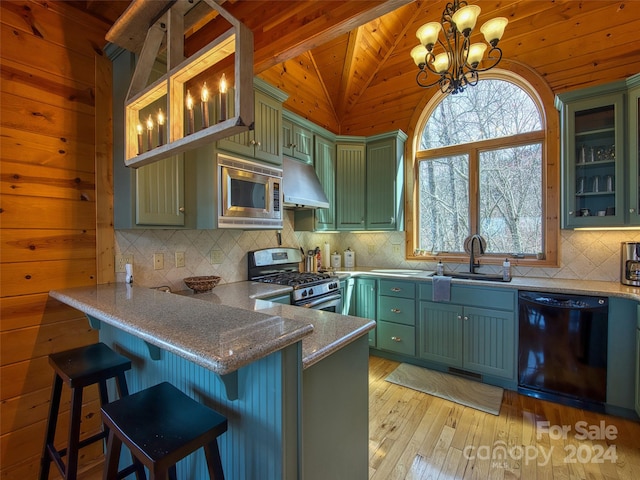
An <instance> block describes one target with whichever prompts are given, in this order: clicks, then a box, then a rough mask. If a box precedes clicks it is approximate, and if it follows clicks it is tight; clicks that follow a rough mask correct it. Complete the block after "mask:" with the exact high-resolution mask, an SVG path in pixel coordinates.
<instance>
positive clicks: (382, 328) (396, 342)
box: [377, 320, 416, 357]
mask: <svg viewBox="0 0 640 480" xmlns="http://www.w3.org/2000/svg"><path fill="white" fill-rule="evenodd" d="M377 330H378V345H377V347H378V348H380V349H382V350H389V351H391V352H394V353H399V354H401V355H409V356H411V357H413V356H415V354H416V338H415V327H413V326H409V325H400V324H398V323H392V322H385V321H384V320H380V321H379V322H378V327H377Z"/></svg>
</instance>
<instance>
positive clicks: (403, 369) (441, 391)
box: [385, 363, 504, 415]
mask: <svg viewBox="0 0 640 480" xmlns="http://www.w3.org/2000/svg"><path fill="white" fill-rule="evenodd" d="M385 380H386V381H387V382H391V383H395V384H397V385H402V386H403V387H408V388H412V389H413V390H418V391H419V392H424V393H428V394H429V395H435V396H436V397H440V398H444V399H445V400H450V401H452V402H455V403H459V404H461V405H465V406H467V407H471V408H475V409H477V410H481V411H483V412H487V413H491V414H493V415H499V414H500V405H501V403H502V394H503V392H504V390H503V389H502V388H500V387H494V386H492V385H485V384H484V383H480V382H476V381H473V380H467V379H466V378H461V377H457V376H455V375H449V374H447V373H442V372H436V371H434V370H428V369H426V368H422V367H417V366H415V365H410V364H408V363H401V364H400V365H399V366H398V368H396V369H395V370H394V371H393V372H391V373H390V374H389V376H388V377H387V378H386V379H385Z"/></svg>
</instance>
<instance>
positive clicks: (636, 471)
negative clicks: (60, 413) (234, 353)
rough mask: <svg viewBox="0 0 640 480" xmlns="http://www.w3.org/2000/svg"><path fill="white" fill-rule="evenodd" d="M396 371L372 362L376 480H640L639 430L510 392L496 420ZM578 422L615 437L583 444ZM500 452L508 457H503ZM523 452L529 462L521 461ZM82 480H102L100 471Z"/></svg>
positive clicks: (636, 424)
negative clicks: (557, 431) (420, 387)
mask: <svg viewBox="0 0 640 480" xmlns="http://www.w3.org/2000/svg"><path fill="white" fill-rule="evenodd" d="M398 365H399V363H398V362H394V361H391V360H386V359H383V358H380V357H374V356H371V357H370V360H369V479H370V480H396V479H397V480H399V479H406V480H419V479H443V480H444V479H453V478H464V479H474V478H478V479H483V480H484V479H516V478H521V479H523V480H530V479H593V480H596V479H607V480H614V479H628V480H637V479H640V422H634V421H631V420H625V419H622V418H618V417H613V416H607V415H600V414H596V413H592V412H587V411H583V410H578V409H575V408H570V407H565V406H562V405H558V404H555V403H551V402H546V401H542V400H537V399H534V398H531V397H526V396H523V395H519V394H518V393H516V392H511V391H508V390H505V394H504V397H503V399H502V407H501V408H500V415H499V416H495V415H490V414H487V413H483V412H480V411H478V410H474V409H472V408H469V407H463V406H462V405H458V404H456V403H452V402H449V401H447V400H442V399H440V398H438V397H433V396H431V395H427V394H425V393H421V392H417V391H415V390H411V389H409V388H405V387H401V386H398V385H395V384H392V383H389V382H386V381H385V378H386V377H387V375H389V373H391V372H392V371H393V370H394V369H395V368H396V367H397V366H398ZM545 421H548V422H549V428H550V429H552V428H554V426H559V427H562V426H569V427H571V431H569V432H567V435H566V438H565V439H562V438H558V437H559V436H553V438H550V435H549V434H546V433H543V434H542V435H541V436H540V438H537V431H536V425H537V422H545ZM578 422H585V424H584V425H585V428H586V429H589V428H593V427H597V428H601V426H604V428H608V429H609V430H611V429H613V428H615V430H616V432H617V433H616V434H615V438H613V433H612V432H609V437H611V438H609V439H606V438H603V439H596V440H589V439H587V440H580V439H578V438H576V435H579V433H580V432H576V424H578V428H582V424H579V423H578ZM601 422H604V423H601ZM582 430H584V428H582ZM597 433H602V434H604V433H605V432H596V434H597ZM600 436H601V437H602V436H603V435H600ZM502 446H503V447H505V449H506V454H505V455H502V456H498V452H500V451H501V450H500V447H502ZM502 451H505V450H502ZM521 452H522V453H523V455H528V456H523V458H518V457H519V455H520V453H521ZM614 455H615V456H616V458H615V459H614V458H613V456H614ZM81 478H82V480H99V479H101V478H102V476H101V465H96V466H95V468H94V469H92V470H91V471H89V472H86V473H84V474H83V475H82V476H81ZM231 480H232V479H231ZM328 480H330V479H328Z"/></svg>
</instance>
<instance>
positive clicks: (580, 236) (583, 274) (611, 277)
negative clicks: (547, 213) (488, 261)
mask: <svg viewBox="0 0 640 480" xmlns="http://www.w3.org/2000/svg"><path fill="white" fill-rule="evenodd" d="M115 236H116V254H120V253H130V254H133V265H134V281H135V283H136V284H139V285H143V286H147V287H157V286H163V285H166V286H169V287H170V288H171V289H172V290H174V291H176V290H185V289H186V286H185V285H184V283H183V281H182V279H183V278H185V277H190V276H194V275H219V276H220V277H222V282H223V283H231V282H238V281H242V280H246V279H247V255H246V253H247V252H248V251H250V250H256V249H260V248H267V247H273V246H276V245H277V235H276V232H275V231H273V230H268V231H264V230H259V231H251V230H249V231H242V230H226V229H224V230H222V229H219V230H169V229H136V230H118V231H116V235H115ZM404 241H405V234H404V232H389V233H310V232H295V231H294V230H293V212H292V211H290V210H287V211H286V217H285V224H284V228H283V230H282V245H284V246H291V247H295V248H297V247H299V246H302V247H303V248H304V249H305V250H306V249H310V248H314V247H316V246H319V247H321V248H322V247H323V245H324V243H325V242H328V243H329V245H330V248H331V251H332V252H333V251H338V252H340V253H342V252H343V251H344V250H346V249H347V247H351V249H352V250H353V251H354V252H355V260H356V266H362V267H381V268H422V269H430V270H434V269H435V264H434V262H426V261H424V262H421V261H413V260H412V261H409V260H405V258H404ZM625 241H640V231H610V232H609V231H573V230H561V239H560V244H561V251H560V267H559V268H531V267H514V268H513V275H514V276H532V277H549V278H566V279H589V280H603V281H612V282H619V281H620V243H621V242H625ZM212 251H217V252H216V253H217V258H216V263H215V264H212V263H211V257H212ZM175 252H184V254H185V266H184V267H180V268H176V267H175ZM156 253H162V254H163V255H164V268H163V269H161V270H154V268H153V255H154V254H156ZM218 261H219V262H220V263H217V262H218ZM343 265H344V259H343ZM447 268H448V269H449V268H450V269H456V270H463V269H466V268H468V266H467V265H466V264H464V265H463V264H460V265H454V264H449V263H447ZM485 268H486V270H485V271H489V270H490V269H491V268H493V269H494V271H495V273H497V272H498V267H485ZM116 279H117V281H124V274H123V273H118V274H116Z"/></svg>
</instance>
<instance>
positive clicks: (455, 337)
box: [418, 302, 462, 368]
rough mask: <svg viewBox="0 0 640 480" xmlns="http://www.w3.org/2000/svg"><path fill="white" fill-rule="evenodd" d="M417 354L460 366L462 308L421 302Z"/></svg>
mask: <svg viewBox="0 0 640 480" xmlns="http://www.w3.org/2000/svg"><path fill="white" fill-rule="evenodd" d="M419 327H420V329H419V334H418V335H419V341H418V348H419V352H418V356H419V357H420V358H423V359H425V360H431V361H434V362H438V363H442V364H445V365H449V366H452V367H458V368H462V307H461V306H459V305H443V304H441V303H434V302H420V325H419Z"/></svg>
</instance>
